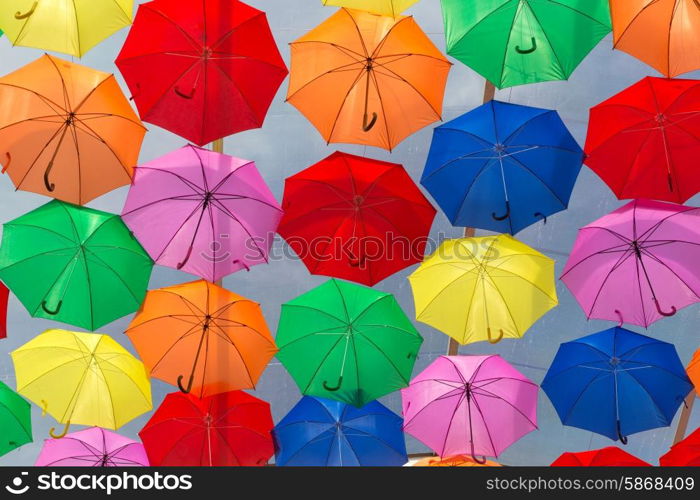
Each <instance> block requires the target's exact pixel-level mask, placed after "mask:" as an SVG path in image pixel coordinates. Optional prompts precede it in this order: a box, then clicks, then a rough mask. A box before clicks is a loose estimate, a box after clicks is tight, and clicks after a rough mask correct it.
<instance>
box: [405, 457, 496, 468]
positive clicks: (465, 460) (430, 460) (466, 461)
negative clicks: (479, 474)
mask: <svg viewBox="0 0 700 500" xmlns="http://www.w3.org/2000/svg"><path fill="white" fill-rule="evenodd" d="M481 462H483V460H481V461H479V462H477V461H475V460H474V459H473V458H472V457H471V456H469V455H455V456H453V457H447V458H440V457H426V458H423V459H421V460H418V461H417V462H416V463H414V464H413V467H500V466H501V464H499V463H498V462H494V461H492V460H486V462H484V463H481Z"/></svg>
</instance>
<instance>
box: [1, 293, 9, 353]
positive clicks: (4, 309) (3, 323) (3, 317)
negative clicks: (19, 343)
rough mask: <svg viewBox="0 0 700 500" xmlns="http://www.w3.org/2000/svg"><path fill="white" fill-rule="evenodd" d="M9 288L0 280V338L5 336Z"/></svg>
mask: <svg viewBox="0 0 700 500" xmlns="http://www.w3.org/2000/svg"><path fill="white" fill-rule="evenodd" d="M9 296H10V290H9V289H8V288H7V287H6V286H5V285H4V284H3V283H2V282H0V339H4V338H5V337H7V300H8V298H9Z"/></svg>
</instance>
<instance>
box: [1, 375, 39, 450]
mask: <svg viewBox="0 0 700 500" xmlns="http://www.w3.org/2000/svg"><path fill="white" fill-rule="evenodd" d="M0 428H2V437H0V456H2V455H4V454H6V453H8V452H10V451H12V450H14V449H15V448H19V447H20V446H22V445H23V444H27V443H31V442H32V411H31V406H30V404H29V403H28V402H27V401H25V400H24V399H23V398H22V397H21V396H20V395H19V394H17V393H16V392H14V391H13V390H12V389H10V388H9V387H7V385H5V384H4V383H2V382H0Z"/></svg>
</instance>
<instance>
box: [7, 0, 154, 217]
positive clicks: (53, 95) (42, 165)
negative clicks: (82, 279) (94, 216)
mask: <svg viewBox="0 0 700 500" xmlns="http://www.w3.org/2000/svg"><path fill="white" fill-rule="evenodd" d="M53 3H56V2H53ZM44 4H46V2H43V3H42V5H44ZM145 134H146V129H145V128H144V126H143V124H142V123H141V121H140V120H139V118H138V116H136V113H134V110H133V109H132V108H131V106H130V105H129V101H128V100H127V99H126V97H124V94H122V91H121V89H120V88H119V84H118V83H117V80H116V79H115V78H114V75H110V74H108V73H103V72H101V71H96V70H94V69H91V68H88V67H86V66H80V65H78V64H73V63H71V62H68V61H65V60H63V59H58V58H55V57H52V56H49V55H44V56H42V57H40V58H39V59H37V60H36V61H34V62H32V63H29V64H28V65H26V66H23V67H22V68H20V69H18V70H17V71H15V72H13V73H10V74H9V75H5V76H3V77H1V78H0V143H2V145H3V146H2V147H3V149H2V152H0V161H2V163H3V172H6V173H7V174H8V175H9V176H10V178H11V179H12V182H13V183H14V185H15V187H16V188H17V189H21V190H23V191H31V192H33V193H39V194H43V195H46V196H51V197H53V198H58V199H60V200H64V201H68V202H71V203H77V204H79V205H82V204H85V203H87V202H89V201H90V200H92V199H94V198H97V197H98V196H100V195H103V194H105V193H108V192H109V191H112V190H113V189H115V188H118V187H119V186H124V185H126V184H129V183H130V182H131V175H132V170H133V167H134V165H136V162H137V161H138V156H139V151H140V149H141V142H142V141H143V137H144V135H145Z"/></svg>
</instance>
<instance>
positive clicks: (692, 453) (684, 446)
mask: <svg viewBox="0 0 700 500" xmlns="http://www.w3.org/2000/svg"><path fill="white" fill-rule="evenodd" d="M659 465H661V466H662V467H674V466H675V467H700V428H698V429H695V431H694V432H693V433H692V434H690V435H689V436H688V437H686V438H685V439H684V440H683V441H680V442H678V443H676V444H674V445H673V446H672V447H671V449H670V450H669V451H668V453H666V454H665V455H663V456H662V457H661V458H659Z"/></svg>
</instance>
